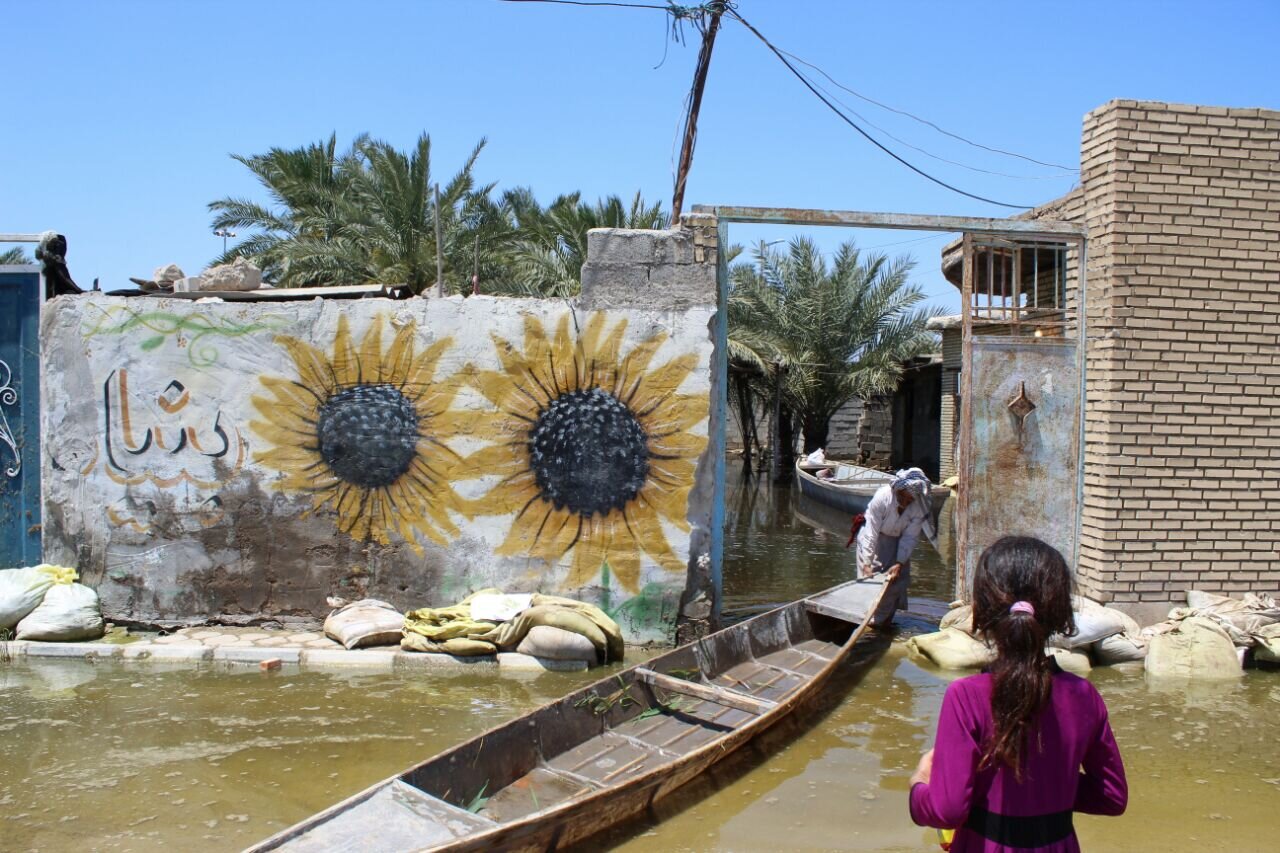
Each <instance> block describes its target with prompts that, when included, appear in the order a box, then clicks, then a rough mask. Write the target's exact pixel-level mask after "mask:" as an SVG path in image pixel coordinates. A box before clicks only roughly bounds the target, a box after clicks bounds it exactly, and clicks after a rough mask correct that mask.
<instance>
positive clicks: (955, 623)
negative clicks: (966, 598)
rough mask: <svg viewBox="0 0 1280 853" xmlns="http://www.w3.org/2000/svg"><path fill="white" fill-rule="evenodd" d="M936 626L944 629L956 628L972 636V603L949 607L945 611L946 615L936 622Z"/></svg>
mask: <svg viewBox="0 0 1280 853" xmlns="http://www.w3.org/2000/svg"><path fill="white" fill-rule="evenodd" d="M938 627H939V628H940V629H942V630H946V629H947V628H957V629H959V630H961V631H964V632H965V633H966V634H968V635H969V636H970V637H972V636H973V605H972V604H962V605H961V606H959V607H953V608H951V609H950V610H948V611H947V615H945V616H943V617H942V621H941V622H940V623H938Z"/></svg>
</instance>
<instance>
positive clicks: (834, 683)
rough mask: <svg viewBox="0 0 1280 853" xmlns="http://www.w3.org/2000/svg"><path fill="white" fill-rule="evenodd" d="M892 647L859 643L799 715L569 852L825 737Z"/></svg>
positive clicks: (672, 814) (620, 835) (612, 843)
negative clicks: (831, 720) (830, 721)
mask: <svg viewBox="0 0 1280 853" xmlns="http://www.w3.org/2000/svg"><path fill="white" fill-rule="evenodd" d="M891 644H892V635H891V634H872V635H870V636H868V637H866V638H864V639H863V640H861V641H859V643H858V645H857V646H856V647H855V648H854V651H853V653H852V654H851V655H850V656H849V659H848V660H846V661H845V662H844V664H843V665H841V666H840V667H838V668H837V669H836V670H835V672H833V673H832V675H831V679H830V680H829V681H828V682H827V683H826V684H825V685H823V687H822V688H821V689H820V690H819V691H818V692H817V693H816V694H815V695H814V696H813V697H812V698H811V699H810V700H809V701H808V702H806V703H805V704H803V705H802V706H800V707H799V708H797V709H796V711H794V712H793V713H791V714H789V715H787V716H786V717H783V718H782V719H781V720H779V721H778V722H777V723H775V724H774V725H773V726H771V727H770V728H769V729H768V730H767V731H765V732H763V733H762V734H761V735H759V736H758V737H756V738H755V739H753V740H752V741H750V742H749V743H747V744H744V745H743V746H742V747H741V748H740V749H738V750H737V751H735V752H734V753H733V754H732V755H730V756H729V757H727V758H725V759H724V760H723V761H720V762H718V763H717V764H714V765H712V766H711V767H710V768H708V770H707V771H706V772H705V773H703V774H702V775H701V776H699V777H698V778H696V779H694V780H693V781H691V782H689V783H688V784H686V785H684V786H682V787H681V788H679V789H678V790H677V791H675V792H673V793H672V795H670V796H667V797H665V798H664V799H661V800H659V801H658V802H656V803H654V804H653V805H652V806H651V807H650V808H649V810H648V811H647V812H646V813H645V814H643V815H641V816H638V817H636V818H634V819H632V820H629V821H627V822H625V823H622V824H619V825H618V826H615V827H614V828H612V829H610V830H607V831H605V832H603V833H601V834H599V835H596V836H593V837H592V838H589V839H587V840H585V841H583V842H581V843H579V844H577V845H574V846H573V847H568V848H565V849H566V850H567V851H570V853H588V852H589V851H595V850H600V849H605V848H612V847H616V846H618V845H621V844H624V843H626V842H628V841H632V840H634V839H636V838H638V837H640V836H641V835H643V834H644V833H646V832H648V831H649V830H651V829H653V828H654V827H656V826H658V825H659V824H661V823H663V822H665V821H669V820H671V819H673V818H676V817H678V816H680V815H682V814H684V813H686V812H688V811H689V810H690V809H693V808H695V807H696V806H698V805H699V804H701V803H703V802H704V801H706V800H707V799H708V798H710V797H713V796H715V795H716V794H719V793H720V792H722V791H724V790H726V789H727V788H730V787H731V786H733V785H734V784H736V783H738V782H740V781H741V780H743V779H745V778H747V777H748V776H749V775H750V774H752V773H754V772H757V771H759V769H760V768H761V767H763V766H764V765H765V764H766V762H769V761H771V760H772V759H774V758H775V757H776V756H777V754H778V753H780V752H783V751H784V750H786V749H787V748H789V747H790V746H792V745H793V744H795V743H796V742H797V741H799V740H800V739H801V738H804V739H805V740H806V742H807V743H812V741H813V739H814V738H815V737H817V738H819V739H821V738H822V736H823V729H822V728H821V727H822V724H823V722H824V721H825V720H827V718H828V717H829V716H830V715H831V713H832V712H833V711H835V710H836V709H837V708H839V707H840V706H841V704H842V703H844V702H845V700H846V699H847V698H848V696H849V694H850V693H852V692H853V690H854V689H855V688H856V687H857V686H858V685H859V684H860V683H861V682H862V681H863V680H864V679H865V678H866V676H867V674H868V673H869V672H871V670H872V669H873V668H874V667H875V666H876V664H877V662H879V661H880V660H881V658H883V657H884V654H885V652H887V651H888V650H889V648H890V646H891ZM833 745H834V744H833ZM801 772H803V765H799V764H796V765H789V766H787V767H786V768H785V769H783V775H782V776H780V777H779V778H778V779H777V781H778V782H781V781H782V780H784V779H786V778H789V777H791V776H795V775H798V774H800V773H801Z"/></svg>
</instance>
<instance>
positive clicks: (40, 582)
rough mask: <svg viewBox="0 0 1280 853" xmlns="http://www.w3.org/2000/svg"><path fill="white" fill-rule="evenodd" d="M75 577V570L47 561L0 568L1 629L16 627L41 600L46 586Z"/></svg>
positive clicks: (46, 590) (47, 587)
mask: <svg viewBox="0 0 1280 853" xmlns="http://www.w3.org/2000/svg"><path fill="white" fill-rule="evenodd" d="M68 573H69V574H68ZM75 579H76V572H75V569H68V568H66V567H65V566H51V565H49V564H48V563H43V564H41V565H39V566H32V567H30V568H26V569H4V570H0V630H3V631H12V630H13V629H14V628H15V627H17V625H18V623H19V622H21V621H22V620H23V618H24V617H25V616H26V615H27V614H28V613H30V612H31V611H32V610H35V609H36V607H37V606H39V604H40V602H41V601H43V600H44V594H45V593H46V592H48V591H49V587H51V586H53V585H54V584H55V583H57V582H59V581H61V582H62V583H68V584H69V583H71V582H72V581H74V580H75Z"/></svg>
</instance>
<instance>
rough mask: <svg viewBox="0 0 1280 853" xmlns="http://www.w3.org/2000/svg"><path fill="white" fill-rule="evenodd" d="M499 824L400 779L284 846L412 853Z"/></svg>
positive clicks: (337, 852)
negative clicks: (374, 846) (372, 846)
mask: <svg viewBox="0 0 1280 853" xmlns="http://www.w3.org/2000/svg"><path fill="white" fill-rule="evenodd" d="M492 827H493V822H492V821H491V820H489V819H487V818H485V817H482V816H480V815H475V814H472V813H471V812H469V811H467V810H466V809H460V808H458V807H457V806H455V805H451V804H449V803H446V802H445V801H444V800H440V799H437V798H435V797H433V796H431V795H430V794H427V793H425V792H423V791H420V790H418V789H417V788H415V787H413V786H412V785H409V784H406V783H405V782H403V781H401V780H399V779H396V780H394V781H392V782H391V783H389V784H387V785H385V786H384V787H382V788H380V789H379V790H377V791H375V792H374V794H373V795H372V796H371V797H369V798H368V799H366V800H364V801H362V802H360V803H357V804H356V805H355V806H353V807H351V808H350V809H348V810H346V811H343V812H340V813H337V814H335V815H334V816H333V817H332V818H331V819H329V820H327V821H325V822H323V823H321V824H319V825H318V826H315V827H313V828H311V829H308V830H306V831H305V832H303V833H302V834H301V835H298V836H297V837H295V838H292V839H289V840H288V841H285V842H284V843H283V844H281V845H280V846H279V847H278V848H276V849H279V850H287V851H289V853H357V851H366V850H369V849H370V845H371V844H373V845H376V847H377V849H378V850H379V851H386V853H390V851H402V850H403V851H411V850H421V849H423V848H424V847H433V846H435V845H438V844H445V843H447V842H449V841H453V840H455V839H459V838H466V837H467V836H468V835H472V834H474V833H476V832H481V831H483V830H486V829H491V828H492Z"/></svg>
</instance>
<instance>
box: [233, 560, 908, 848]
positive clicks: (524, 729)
mask: <svg viewBox="0 0 1280 853" xmlns="http://www.w3.org/2000/svg"><path fill="white" fill-rule="evenodd" d="M886 586H887V583H886V582H885V580H884V579H883V578H877V579H871V580H859V581H852V582H849V583H846V584H842V585H840V586H838V587H835V588H833V589H831V590H828V591H827V592H825V593H821V594H819V595H817V596H814V597H812V598H810V599H805V600H802V601H798V602H794V603H792V604H789V605H786V606H784V607H781V608H778V609H776V610H773V611H770V612H769V613H765V614H762V615H760V616H757V617H755V618H754V619H751V620H748V621H746V622H743V623H740V624H738V625H735V626H733V627H730V628H727V629H725V630H723V631H719V632H717V633H715V634H712V635H710V636H708V637H705V638H703V639H702V640H699V641H697V642H695V643H691V644H689V645H686V646H681V647H680V648H678V649H674V650H672V651H670V652H667V653H666V654H663V655H659V656H658V657H656V658H653V659H652V660H650V661H647V662H646V663H645V664H642V665H640V666H635V667H631V668H629V669H626V670H623V671H622V672H620V673H617V674H616V675H613V676H610V677H608V678H606V679H603V680H601V681H598V682H596V683H595V684H593V685H590V686H588V687H585V688H583V689H581V690H579V691H577V692H575V693H572V694H570V695H569V696H566V697H565V698H563V699H561V700H558V701H556V702H553V703H551V704H549V705H545V706H543V707H542V708H539V709H537V710H535V711H533V712H531V713H530V714H527V715H525V716H524V717H520V718H517V719H515V720H512V721H511V722H508V723H506V724H504V725H501V726H498V727H497V728H495V729H492V730H490V731H488V732H486V733H485V734H482V735H480V736H479V737H476V738H473V739H472V740H470V741H467V742H466V743H464V744H462V745H460V746H458V747H456V748H454V749H452V750H449V751H448V752H445V753H442V754H441V755H439V756H436V757H434V758H432V759H430V760H428V761H426V762H423V763H422V764H419V765H417V766H416V767H413V768H411V769H410V770H408V771H407V772H405V773H402V774H400V775H399V776H396V777H393V778H391V779H388V780H386V781H384V782H381V783H379V784H377V785H374V786H373V787H371V788H369V789H366V790H365V791H362V792H361V793H359V794H357V795H355V796H354V797H351V798H350V799H348V800H346V801H344V802H342V803H339V804H338V805H336V806H333V807H332V808H330V809H327V810H325V811H323V812H321V813H319V814H317V815H315V816H313V817H312V818H310V819H308V820H306V821H304V822H302V823H300V824H298V825H297V826H295V827H292V828H290V829H288V830H285V831H284V832H281V833H279V834H277V835H275V836H273V837H272V838H269V839H267V840H266V841H264V842H262V843H261V844H258V845H256V846H254V847H252V848H250V850H251V851H255V853H256V851H267V850H285V851H290V853H309V851H321V850H324V851H330V850H357V849H358V850H361V851H386V853H390V851H405V850H436V851H444V850H447V851H473V850H474V851H479V850H553V849H558V848H562V847H566V846H569V845H572V844H575V843H578V842H581V841H583V840H585V839H588V838H590V837H591V836H594V835H596V834H597V833H599V832H602V831H604V830H606V829H609V828H610V827H613V826H615V825H617V824H619V823H622V822H624V821H626V820H628V819H629V818H632V817H635V816H636V815H638V814H639V813H641V812H643V811H645V810H646V809H647V808H648V807H649V806H651V805H652V804H653V803H655V802H657V801H658V800H660V799H662V798H663V797H665V796H667V795H669V794H670V793H672V792H673V791H676V790H677V789H679V788H680V787H681V786H683V785H685V784H686V783H688V782H689V781H690V780H692V779H693V778H695V777H696V776H698V775H700V774H701V773H703V772H704V771H706V770H707V769H708V768H709V767H711V766H712V765H713V764H715V763H717V762H718V761H720V760H722V759H723V758H725V757H726V756H728V755H729V754H731V753H733V752H734V751H735V750H737V749H738V748H739V747H741V746H742V745H743V744H745V743H747V742H749V741H750V740H752V739H754V738H755V737H757V736H759V735H760V734H762V733H763V732H765V731H767V730H768V729H769V728H771V727H772V726H773V725H775V724H776V723H778V722H780V721H782V720H784V719H786V718H787V717H788V716H789V715H790V714H791V713H792V712H793V711H795V710H796V709H797V708H798V707H800V706H801V705H803V704H804V703H807V702H808V701H810V700H811V699H813V698H814V697H815V696H816V695H818V694H819V693H820V692H821V688H822V686H823V685H824V684H825V683H826V682H827V681H828V679H829V678H830V677H831V675H832V673H833V672H834V671H835V670H836V668H837V667H838V666H839V665H840V664H841V663H842V662H843V661H844V660H845V659H846V658H847V657H848V656H849V654H850V653H851V652H852V650H853V646H854V644H855V643H856V642H857V641H858V639H859V638H860V637H861V636H863V634H864V633H865V632H866V631H867V629H868V628H869V627H870V626H869V623H868V621H867V619H866V614H868V613H871V612H874V609H875V606H876V604H878V602H879V598H880V596H881V595H882V594H883V591H884V589H885V588H886ZM695 673H696V675H695ZM682 679H690V681H687V682H686V681H684V680H682ZM691 691H699V692H700V694H711V695H714V696H715V697H716V698H715V699H714V701H712V700H708V699H703V698H698V697H695V696H691V695H690V692H691ZM677 697H678V698H677ZM624 699H626V700H627V701H624ZM747 708H750V709H752V710H746V709H747ZM486 792H491V793H492V796H491V797H489V798H488V799H487V801H486V802H484V806H483V808H480V809H477V811H478V813H473V811H472V810H471V809H468V808H467V807H468V806H471V807H472V808H475V807H476V806H477V805H479V803H480V802H481V801H482V800H481V797H482V796H483V795H484V794H485V793H486ZM539 794H541V797H539Z"/></svg>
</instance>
